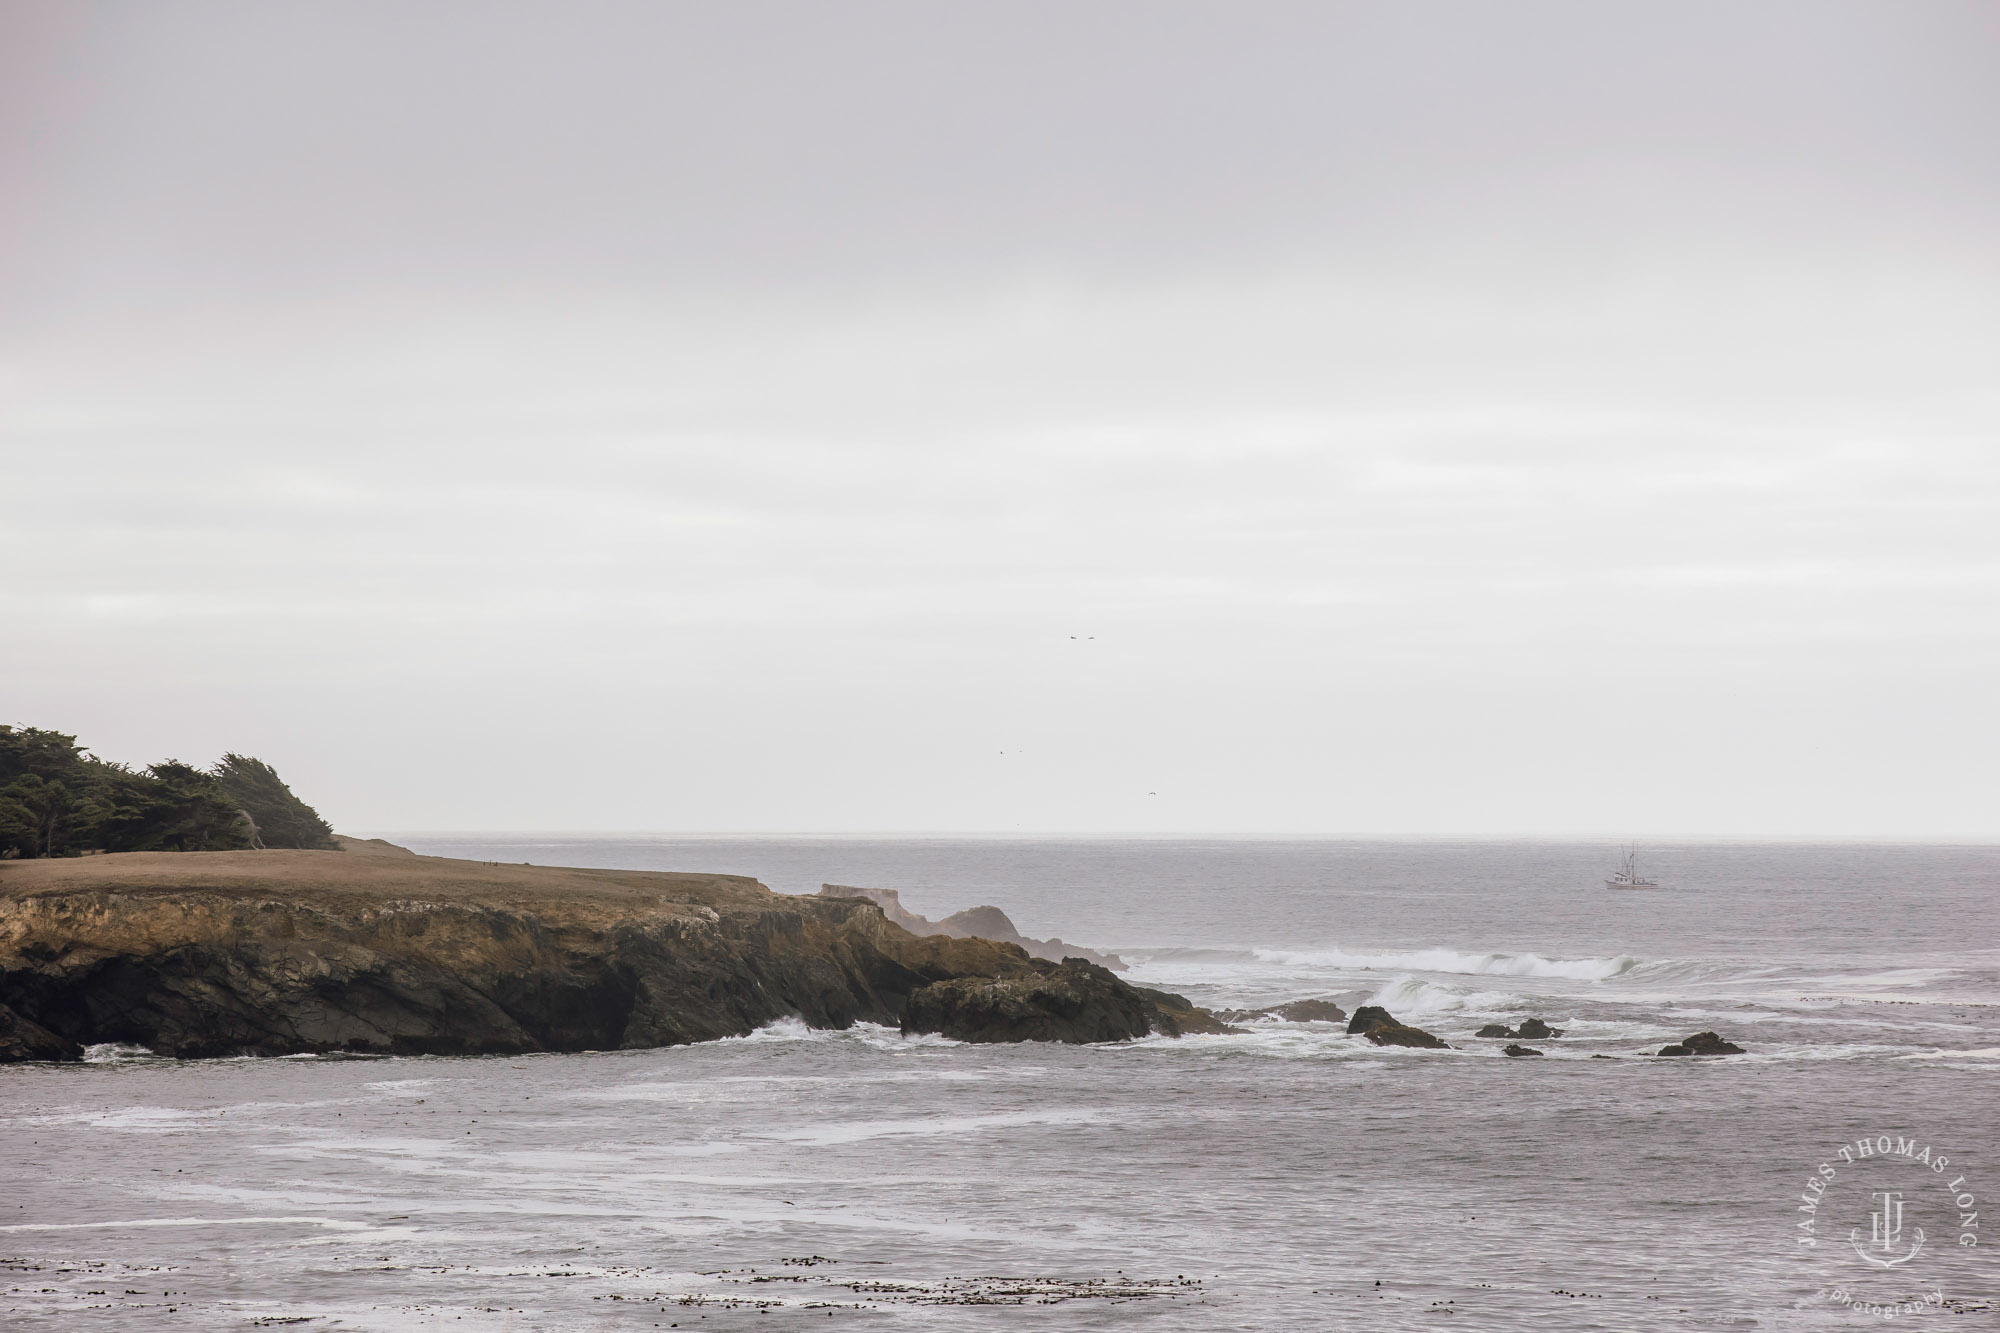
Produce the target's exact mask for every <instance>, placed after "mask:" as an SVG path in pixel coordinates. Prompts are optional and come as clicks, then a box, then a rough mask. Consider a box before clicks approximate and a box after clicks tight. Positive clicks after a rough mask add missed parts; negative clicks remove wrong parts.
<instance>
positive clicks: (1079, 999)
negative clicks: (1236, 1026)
mask: <svg viewBox="0 0 2000 1333" xmlns="http://www.w3.org/2000/svg"><path fill="white" fill-rule="evenodd" d="M1231 1030H1232V1029H1230V1028H1229V1027H1227V1026H1226V1025H1225V1024H1223V1023H1221V1022H1219V1021H1218V1020H1217V1019H1216V1016H1215V1015H1214V1014H1211V1013H1209V1012H1208V1011H1207V1010H1205V1009H1201V1008H1198V1007H1197V1006H1195V1005H1193V1004H1190V1003H1189V1002H1188V1000H1187V999H1186V998H1185V997H1184V996H1180V995H1174V994H1172V993H1170V992H1168V991H1157V990H1149V989H1147V988H1145V987H1143V986H1131V985H1127V984H1126V983H1125V982H1124V981H1121V980H1120V979H1119V978H1118V977H1116V976H1114V975H1113V974H1112V972H1111V970H1110V969H1109V968H1104V967H1099V966H1098V965H1097V964H1095V963H1092V962H1089V961H1087V960H1085V959H1082V958H1066V959H1064V960H1063V961H1062V962H1061V963H1058V964H1053V965H1051V964H1048V963H1046V962H1044V961H1042V960H1037V962H1036V964H1035V968H1034V970H1033V971H1027V972H1021V973H1016V974H1015V975H1012V976H1006V977H995V978H980V977H962V978H956V979H953V980H950V981H938V982H933V983H931V984H930V985H928V986H925V987H924V988H922V989H921V990H918V991H915V992H913V993H912V994H911V995H910V997H909V1001H908V1003H906V1004H905V1005H904V1007H903V1031H904V1032H906V1033H919V1032H928V1033H937V1034H938V1035H940V1036H946V1037H952V1038H955V1039H957V1040H959V1041H973V1042H1014V1041H1060V1042H1068V1043H1070V1044H1073V1045H1082V1044H1085V1043H1089V1042H1100V1041H1130V1040H1131V1039H1133V1038H1134V1037H1144V1036H1147V1035H1149V1034H1151V1033H1156V1032H1157V1033H1159V1034H1161V1035H1163V1036H1169V1037H1178V1036H1182V1035H1184V1034H1186V1033H1189V1032H1227V1031H1231Z"/></svg>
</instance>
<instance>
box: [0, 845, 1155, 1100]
mask: <svg viewBox="0 0 2000 1333" xmlns="http://www.w3.org/2000/svg"><path fill="white" fill-rule="evenodd" d="M343 845H344V846H345V848H346V850H344V851H327V852H322V851H234V852H184V853H127V854H116V855H104V856H91V857H77V858H68V859H40V860H32V861H11V862H7V863H5V864H0V1061H6V1060H10V1059H12V1060H20V1059H61V1058H74V1056H75V1055H76V1054H77V1053H78V1050H79V1048H80V1047H82V1046H84V1045H88V1044H92V1043H98V1042H130V1043H134V1044H138V1045H143V1046H146V1047H149V1048H150V1049H152V1050H153V1051H155V1052H157V1053H159V1054H161V1055H173V1056H214V1055H232V1054H242V1053H256V1054H270V1055H278V1054H291V1053H300V1052H334V1051H349V1052H368V1053H396V1054H454V1055H472V1054H510V1053H517V1052H526V1051H577V1050H605V1049H617V1048H637V1047H652V1046H666V1045H675V1044H680V1043H685V1042H695V1041H706V1040H711V1039H713V1038H717V1037H726V1036H735V1035H742V1034H744V1033H748V1032H750V1031H752V1030H754V1029H755V1028H757V1027H759V1026H761V1025H763V1024H765V1023H768V1022H771V1021H773V1020H774V1019H778V1018H783V1017H789V1016H797V1017H800V1018H803V1019H804V1020H805V1021H806V1022H807V1023H808V1024H811V1025H812V1026H815V1027H827V1028H844V1027H847V1026H849V1025H851V1024H853V1023H855V1022H857V1021H863V1020H866V1021H871V1022H878V1023H886V1024H895V1023H899V1022H900V1021H901V1020H902V1017H903V1014H904V1012H905V1010H906V1008H908V1006H909V1003H910V999H911V997H912V995H913V994H916V993H918V992H921V991H922V990H924V988H926V987H928V986H931V985H934V984H937V983H942V982H950V981H953V980H956V979H962V978H982V979H999V978H1026V977H1032V976H1035V975H1038V974H1042V973H1047V972H1051V971H1053V970H1054V969H1055V965H1053V964H1051V963H1048V962H1046V961H1041V960H1035V959H1031V958H1029V957H1028V956H1027V955H1026V954H1025V953H1024V952H1022V950H1020V949H1019V948H1018V947H1016V946H1014V945H1011V944H1006V943H999V942H995V941H991V940H985V939H977V938H959V937H951V936H945V935H933V936H922V937H919V936H916V935H912V934H911V933H910V932H908V931H906V930H904V929H902V928H901V927H899V926H896V925H894V924H893V923H891V922H889V921H888V920H886V919H885V918H884V916H883V914H882V911H881V909H880V908H879V907H877V906H876V905H875V904H873V903H870V902H865V901H861V900H857V899H848V898H833V897H792V896H787V895H782V894H776V893H773V892H771V891H770V890H769V889H767V888H765V887H764V886H763V885H762V884H759V883H758V882H757V881H755V880H752V879H747V878H743V877H740V876H730V875H698V874H669V873H662V872H641V871H623V870H581V869H565V868H553V867H539V866H527V865H518V866H517V865H501V864H496V863H488V862H476V861H459V860H449V859H445V858H441V857H427V856H416V855H413V854H411V853H409V852H407V851H405V850H403V849H400V848H394V847H391V846H390V845H388V844H381V843H373V844H371V843H364V842H360V841H356V840H343ZM1106 976H1107V978H1108V976H1109V974H1106ZM1112 980H1113V981H1114V982H1115V979H1112ZM1115 984H1116V986H1117V987H1118V988H1119V990H1120V991H1122V990H1124V989H1126V988H1125V987H1124V985H1123V983H1122V982H1116V983H1115ZM1114 998H1115V1000H1116V1001H1117V1002H1119V1003H1125V1002H1128V1001H1129V997H1126V996H1123V995H1122V994H1120V995H1117V996H1115V997H1114ZM919 1007H920V1008H921V1006H919ZM1079 1021H1080V1022H1083V1023H1086V1024H1087V1023H1090V1022H1093V1021H1094V1019H1093V1017H1092V1016H1091V1015H1082V1016H1080V1018H1079ZM1128 1026H1129V1025H1128ZM1158 1026H1159V1027H1161V1028H1162V1029H1164V1028H1165V1027H1166V1025H1165V1024H1164V1023H1162V1024H1159V1025H1158ZM1133 1035H1139V1034H1137V1033H1134V1034H1133ZM1015 1039H1018V1038H1015ZM1059 1039H1060V1038H1059ZM1086 1039H1088V1038H1086Z"/></svg>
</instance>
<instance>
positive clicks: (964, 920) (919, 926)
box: [819, 884, 1126, 972]
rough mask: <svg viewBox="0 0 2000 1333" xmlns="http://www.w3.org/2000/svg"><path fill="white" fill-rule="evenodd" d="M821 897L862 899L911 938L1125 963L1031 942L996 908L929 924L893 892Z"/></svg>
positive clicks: (850, 889)
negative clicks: (942, 938) (977, 941)
mask: <svg viewBox="0 0 2000 1333" xmlns="http://www.w3.org/2000/svg"><path fill="white" fill-rule="evenodd" d="M819 892H820V896H821V897H823V898H865V899H867V900H868V901H869V902H871V903H874V904H875V905H876V906H877V907H879V908H881V909H882V915H884V916H886V917H888V918H889V920H891V921H893V922H895V923H896V924H897V925H899V926H901V927H902V928H903V929H904V930H907V931H909V932H910V933H911V934H912V935H949V936H951V937H952V938H953V939H982V940H996V941H998V942H1000V943H1002V944H1014V945H1019V946H1020V948H1021V949H1022V950H1023V951H1024V952H1026V953H1027V955H1028V956H1029V957H1030V958H1041V959H1044V960H1046V961H1048V962H1051V963H1060V962H1061V961H1062V960H1063V959H1065V958H1081V959H1083V960H1084V961H1086V962H1091V963H1096V964H1097V965H1098V966H1099V967H1108V968H1110V969H1111V970H1112V971H1114V972H1123V971H1125V970H1126V969H1125V964H1124V962H1122V961H1121V960H1120V959H1119V957H1118V956H1117V955H1116V954H1110V953H1099V952H1098V951H1097V950H1095V949H1086V948H1084V947H1083V946H1082V945H1080V944H1069V943H1066V942H1064V941H1063V940H1061V939H1058V938H1055V937H1051V938H1049V939H1046V940H1038V939H1034V938H1033V937H1031V936H1027V935H1023V934H1022V933H1021V932H1020V931H1019V930H1017V929H1015V927H1014V923H1013V922H1012V921H1011V920H1009V919H1008V917H1007V914H1006V913H1005V912H1003V911H1001V910H1000V909H999V908H997V907H968V908H966V909H965V910H964V911H963V912H953V913H952V914H951V915H950V916H948V917H946V918H944V920H942V921H933V920H931V919H930V918H929V917H927V916H923V915H920V914H919V913H916V912H912V911H911V910H910V909H909V908H907V907H905V906H903V899H902V895H901V892H900V891H899V890H896V889H867V888H862V887H860V886H859V885H855V884H822V885H820V886H819Z"/></svg>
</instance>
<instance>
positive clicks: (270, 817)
mask: <svg viewBox="0 0 2000 1333" xmlns="http://www.w3.org/2000/svg"><path fill="white" fill-rule="evenodd" d="M211 771H212V772H213V773H214V774H215V780H216V782H217V783H218V784H219V785H220V786H221V788H222V793H223V795H225V796H227V797H228V798H229V799H230V800H231V801H234V802H235V803H236V806H237V808H238V809H240V810H242V811H243V812H244V813H245V814H247V815H249V816H250V818H251V819H252V820H253V821H255V823H256V826H257V837H258V838H259V839H260V840H261V841H262V842H263V844H264V846H266V847H299V848H304V849H307V850H312V851H333V850H335V849H337V848H338V846H339V844H338V843H336V842H335V841H334V840H333V826H332V825H331V824H328V823H327V822H326V821H325V820H324V819H321V818H320V817H319V811H317V810H315V809H313V808H312V807H311V806H309V805H307V804H306V803H305V802H304V801H301V800H300V799H299V798H298V797H297V796H295V795H293V794H292V789H291V788H290V787H288V786H286V785H285V781H284V779H283V778H280V777H279V776H278V774H277V770H276V769H273V768H272V767H271V766H270V765H269V764H267V763H265V762H264V761H263V760H261V759H252V758H250V757H249V756H248V755H241V754H225V755H223V756H222V762H221V763H219V764H217V765H216V766H215V768H214V769H213V770H211Z"/></svg>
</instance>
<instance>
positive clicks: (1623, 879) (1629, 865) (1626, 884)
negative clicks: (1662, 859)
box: [1604, 847, 1660, 889]
mask: <svg viewBox="0 0 2000 1333" xmlns="http://www.w3.org/2000/svg"><path fill="white" fill-rule="evenodd" d="M1604 887H1605V888H1607V889H1657V888H1659V887H1660V881H1658V880H1657V879H1641V878H1640V877H1639V851H1638V849H1637V848H1635V847H1627V848H1626V849H1625V864H1624V865H1622V866H1620V867H1619V868H1618V869H1617V870H1616V871H1614V872H1613V873H1612V875H1611V876H1610V878H1608V879H1606V880H1605V881H1604Z"/></svg>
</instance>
